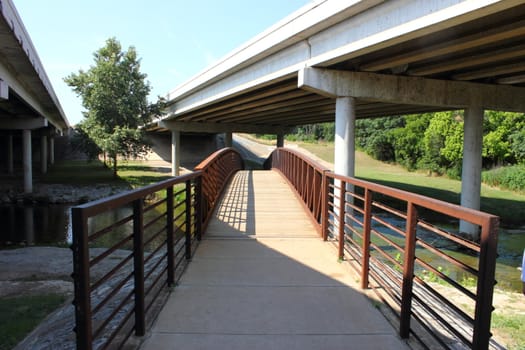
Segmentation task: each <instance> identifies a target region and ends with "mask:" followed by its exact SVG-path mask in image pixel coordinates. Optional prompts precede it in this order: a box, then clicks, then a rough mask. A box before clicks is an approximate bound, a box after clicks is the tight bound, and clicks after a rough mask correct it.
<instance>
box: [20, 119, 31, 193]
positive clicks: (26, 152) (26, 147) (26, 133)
mask: <svg viewBox="0 0 525 350" xmlns="http://www.w3.org/2000/svg"><path fill="white" fill-rule="evenodd" d="M22 140H23V141H22V142H23V143H22V148H23V164H24V193H32V192H33V167H32V161H33V160H32V157H31V130H29V129H26V130H23V137H22Z"/></svg>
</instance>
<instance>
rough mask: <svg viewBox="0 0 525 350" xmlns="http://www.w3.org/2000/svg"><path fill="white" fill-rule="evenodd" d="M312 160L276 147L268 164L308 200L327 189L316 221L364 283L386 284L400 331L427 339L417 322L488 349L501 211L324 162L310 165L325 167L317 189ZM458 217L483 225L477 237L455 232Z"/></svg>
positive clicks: (440, 337)
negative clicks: (342, 171) (358, 175)
mask: <svg viewBox="0 0 525 350" xmlns="http://www.w3.org/2000/svg"><path fill="white" fill-rule="evenodd" d="M301 163H302V164H301ZM312 166H314V164H313V163H312V162H311V161H310V160H308V159H306V157H304V156H302V155H300V154H299V153H297V152H294V151H290V150H286V149H277V150H276V151H274V153H272V155H271V167H273V168H277V169H278V170H279V171H280V172H281V173H283V174H284V175H285V176H286V177H287V178H288V181H289V182H290V183H291V184H292V185H293V187H294V189H295V190H296V191H297V194H298V196H299V197H301V198H303V200H304V201H305V204H306V203H310V202H308V199H309V198H311V197H312V196H316V195H320V196H322V198H323V202H322V213H321V214H320V218H321V219H320V220H318V221H317V225H318V228H319V229H321V231H322V232H323V237H325V238H330V239H331V240H333V241H334V242H336V243H337V246H338V252H339V258H341V259H343V258H344V259H346V260H349V261H350V262H351V266H353V267H355V268H356V270H357V272H358V273H359V274H360V275H361V287H362V288H369V287H370V286H372V287H373V288H374V290H376V291H380V290H382V291H384V292H385V293H379V295H381V297H382V298H383V300H384V301H385V302H386V303H387V304H388V305H390V306H391V308H392V310H393V311H394V312H395V313H396V314H397V316H398V317H399V333H400V335H401V336H402V337H403V338H407V337H408V336H409V334H413V335H414V336H415V337H416V338H418V339H419V340H420V341H422V342H425V340H423V338H422V337H421V336H420V331H419V330H418V332H415V331H414V324H416V325H417V327H418V329H423V330H425V331H426V332H427V333H428V334H429V335H431V336H432V337H433V338H434V339H435V340H436V341H437V343H439V344H441V345H442V346H443V348H455V346H456V343H461V344H462V345H463V346H465V345H466V346H468V347H470V348H472V349H487V348H488V346H489V342H490V338H491V333H490V322H491V313H492V310H493V307H492V296H493V287H494V285H495V279H494V274H495V266H496V254H497V253H496V250H497V229H498V222H499V219H498V218H497V217H495V216H493V215H489V214H486V213H483V212H479V211H475V210H471V209H467V208H463V207H461V206H458V205H454V204H450V203H446V202H443V201H439V200H436V199H432V198H428V197H424V196H420V195H416V194H413V193H409V192H405V191H401V190H397V189H393V188H389V187H386V186H381V185H378V184H374V183H371V182H367V181H362V180H358V179H355V178H350V177H345V176H340V175H336V174H334V173H333V172H328V171H326V169H323V168H322V167H317V168H316V169H315V170H308V171H310V172H312V171H313V172H314V173H316V174H323V179H322V180H321V181H320V180H319V179H318V178H317V180H316V181H317V186H318V185H319V183H322V185H321V188H322V191H321V192H322V193H321V194H312V193H310V192H311V191H313V189H312V188H309V187H308V186H304V185H303V183H304V182H305V181H306V182H308V181H309V180H308V179H310V178H309V177H308V175H306V174H307V173H308V171H305V169H308V168H309V167H312ZM306 206H307V207H310V206H309V205H306ZM316 208H317V207H316ZM315 213H316V216H315V217H319V216H317V212H315ZM460 220H463V221H467V222H470V223H472V224H474V225H476V226H477V227H478V228H479V232H480V238H479V243H478V242H475V241H472V240H469V239H466V238H463V237H462V235H460V234H459V233H458V231H459V230H458V226H459V221H460ZM458 252H461V254H459V253H458Z"/></svg>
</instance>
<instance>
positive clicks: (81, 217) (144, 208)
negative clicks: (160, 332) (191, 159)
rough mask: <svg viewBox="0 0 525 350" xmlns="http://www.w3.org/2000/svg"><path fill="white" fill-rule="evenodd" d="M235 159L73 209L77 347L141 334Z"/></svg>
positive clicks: (216, 160)
mask: <svg viewBox="0 0 525 350" xmlns="http://www.w3.org/2000/svg"><path fill="white" fill-rule="evenodd" d="M236 158H239V159H240V156H239V155H238V154H237V153H235V152H232V151H231V150H224V151H219V152H217V153H215V154H214V157H210V158H208V159H207V160H206V162H205V164H204V165H203V166H202V167H200V169H201V170H196V171H195V172H193V173H190V174H187V175H183V176H179V177H175V178H172V179H169V180H165V181H162V182H159V183H157V184H154V185H150V186H147V187H144V188H141V189H137V190H133V191H130V192H127V193H123V194H119V195H115V196H111V197H108V198H104V199H101V200H98V201H94V202H90V203H86V204H83V205H79V206H76V207H74V208H72V210H71V212H72V226H73V242H72V246H71V248H72V250H73V279H74V286H75V299H74V306H75V318H76V326H75V332H76V339H77V349H105V348H120V347H122V346H123V345H124V344H125V343H126V342H127V340H128V339H129V338H130V337H131V335H132V334H135V335H136V336H142V335H144V334H145V331H146V327H147V325H148V324H150V323H151V322H152V320H153V319H154V318H155V317H156V315H157V313H158V311H159V307H160V305H162V303H163V300H164V298H163V296H165V295H167V292H168V291H169V288H167V287H169V286H172V285H174V284H175V283H176V281H177V280H178V279H179V278H180V276H181V275H182V273H183V271H184V269H185V267H186V265H187V264H188V262H189V260H190V259H191V257H192V255H193V253H194V251H195V248H196V246H197V242H198V241H199V240H200V238H201V235H202V233H203V227H204V226H203V225H205V223H206V222H207V220H209V215H210V213H211V212H212V211H213V209H214V205H215V203H216V202H217V198H218V196H219V195H220V194H221V192H222V189H223V187H224V186H225V185H226V183H227V181H228V179H229V177H230V176H231V175H232V174H233V173H234V172H235V171H237V170H238V169H239V164H241V165H242V160H239V159H236Z"/></svg>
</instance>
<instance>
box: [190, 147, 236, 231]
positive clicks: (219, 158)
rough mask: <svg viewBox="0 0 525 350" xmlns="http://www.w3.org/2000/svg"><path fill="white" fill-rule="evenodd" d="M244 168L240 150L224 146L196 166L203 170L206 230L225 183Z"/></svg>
mask: <svg viewBox="0 0 525 350" xmlns="http://www.w3.org/2000/svg"><path fill="white" fill-rule="evenodd" d="M241 169H244V161H243V160H242V156H241V155H240V153H239V152H237V151H236V150H234V149H233V148H223V149H221V150H218V151H217V152H215V153H213V154H211V155H210V156H209V157H208V158H206V159H205V160H204V161H202V162H201V163H200V164H199V165H197V166H196V167H195V171H201V172H202V178H203V181H202V196H203V203H202V213H203V214H202V216H203V229H204V230H206V227H207V226H208V222H209V221H210V218H211V214H212V213H213V209H214V208H215V204H216V203H217V200H218V199H219V198H220V196H221V195H222V192H223V191H224V189H225V185H226V184H227V183H228V181H229V180H230V178H231V177H232V175H233V174H234V173H235V172H236V171H237V170H241Z"/></svg>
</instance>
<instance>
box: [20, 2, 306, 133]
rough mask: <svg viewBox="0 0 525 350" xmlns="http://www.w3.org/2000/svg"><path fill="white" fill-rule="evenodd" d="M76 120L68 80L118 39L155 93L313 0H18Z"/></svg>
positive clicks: (56, 87)
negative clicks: (134, 56) (130, 50)
mask: <svg viewBox="0 0 525 350" xmlns="http://www.w3.org/2000/svg"><path fill="white" fill-rule="evenodd" d="M13 2H14V4H15V7H16V8H17V10H18V12H19V14H20V17H21V18H22V21H23V22H24V25H25V27H26V29H27V31H28V32H29V35H30V37H31V39H32V41H33V45H34V46H35V47H36V50H37V52H38V55H39V56H40V60H41V61H42V63H43V65H44V68H45V70H46V72H47V75H48V76H49V78H50V80H51V83H52V84H53V88H54V90H55V92H56V94H57V96H58V98H59V100H60V103H61V105H62V108H63V109H64V112H65V114H66V116H67V118H68V120H69V122H70V123H71V124H75V123H77V122H79V121H80V120H81V119H82V114H81V112H82V110H83V109H82V105H81V100H80V98H78V97H76V95H75V94H74V93H73V92H72V91H71V89H70V88H69V87H68V86H67V85H66V84H65V83H64V82H63V80H62V79H63V78H64V77H66V76H68V75H69V74H71V73H73V72H77V71H78V70H79V69H88V68H89V66H90V65H91V64H92V63H93V52H95V51H96V50H97V49H99V48H100V47H102V46H103V45H104V43H105V41H106V39H108V38H110V37H116V38H117V39H118V40H119V41H120V43H121V44H122V47H123V49H127V48H128V47H129V46H131V45H132V46H135V48H136V49H137V52H138V55H139V57H140V58H141V59H142V61H141V71H142V72H143V73H146V74H147V75H148V78H147V79H148V81H149V82H150V84H151V87H152V91H151V95H150V98H151V99H153V98H154V97H155V96H157V95H160V96H165V95H166V94H167V93H168V92H169V91H171V90H173V89H174V88H175V87H176V86H177V85H179V84H180V83H182V82H184V81H186V80H187V79H189V78H191V77H192V76H193V75H195V74H197V73H199V72H200V71H201V70H203V69H204V68H206V67H207V66H209V65H210V64H212V63H213V62H215V61H216V60H218V59H220V58H221V57H222V56H224V55H226V54H227V53H229V52H230V51H232V50H234V49H235V48H237V47H238V46H240V45H242V44H243V43H244V42H246V41H248V40H249V39H251V38H252V37H254V36H255V35H257V34H259V33H260V32H262V31H263V30H265V29H266V28H268V27H270V26H271V25H272V24H274V23H276V22H278V21H279V20H280V19H282V18H284V17H286V16H287V15H289V14H291V13H292V12H294V11H296V10H297V9H299V8H301V7H302V6H304V5H306V4H307V3H309V2H310V0H263V1H254V0H200V1H199V0H184V1H183V0H149V1H143V0H142V1H138V0H89V1H88V0H83V1H80V0H48V1H40V0H13Z"/></svg>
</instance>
